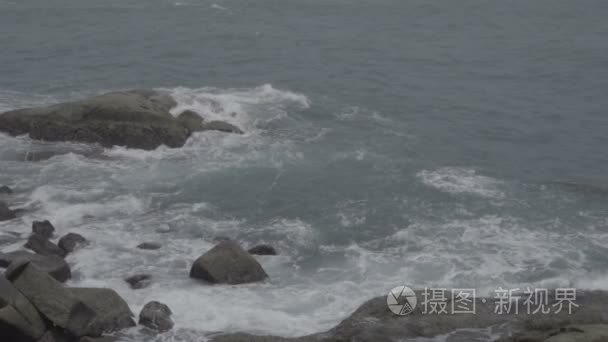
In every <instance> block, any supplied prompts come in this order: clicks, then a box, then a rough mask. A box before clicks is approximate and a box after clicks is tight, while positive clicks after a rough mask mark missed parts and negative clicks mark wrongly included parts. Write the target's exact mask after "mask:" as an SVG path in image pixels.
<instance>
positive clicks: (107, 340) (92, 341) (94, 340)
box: [78, 336, 118, 342]
mask: <svg viewBox="0 0 608 342" xmlns="http://www.w3.org/2000/svg"><path fill="white" fill-rule="evenodd" d="M116 341H118V339H117V338H116V337H112V336H102V337H88V336H85V337H83V338H81V339H80V340H78V342H116Z"/></svg>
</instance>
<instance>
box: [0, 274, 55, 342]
mask: <svg viewBox="0 0 608 342" xmlns="http://www.w3.org/2000/svg"><path fill="white" fill-rule="evenodd" d="M45 330H46V326H45V323H44V321H43V320H42V317H40V315H39V314H38V311H37V310H36V308H35V307H34V306H33V305H32V303H30V302H29V301H28V300H27V299H26V298H25V297H24V296H23V295H22V294H21V292H19V291H18V290H17V289H16V288H15V287H14V286H13V284H11V283H10V282H9V281H8V280H7V279H6V278H5V277H3V276H0V341H21V340H36V339H38V338H40V337H41V336H42V335H43V334H44V331H45Z"/></svg>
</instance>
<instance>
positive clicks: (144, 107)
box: [0, 90, 236, 150]
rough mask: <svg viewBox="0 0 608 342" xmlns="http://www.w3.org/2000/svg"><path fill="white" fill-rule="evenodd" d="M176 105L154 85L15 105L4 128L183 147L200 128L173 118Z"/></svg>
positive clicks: (1, 123) (0, 127) (3, 119)
mask: <svg viewBox="0 0 608 342" xmlns="http://www.w3.org/2000/svg"><path fill="white" fill-rule="evenodd" d="M176 105H177V104H176V102H175V101H174V100H173V98H171V96H169V95H167V94H164V93H161V92H157V91H152V90H129V91H119V92H112V93H107V94H104V95H99V96H95V97H92V98H88V99H85V100H81V101H75V102H69V103H62V104H56V105H52V106H48V107H42V108H26V109H18V110H12V111H9V112H5V113H3V114H0V131H2V132H6V133H8V134H10V135H23V134H29V136H30V137H31V138H32V139H37V140H46V141H78V142H85V143H99V144H101V145H102V146H106V147H111V146H126V147H129V148H141V149H146V150H151V149H155V148H156V147H158V146H160V145H166V146H169V147H181V146H183V145H184V143H185V142H186V140H187V139H188V137H189V136H190V135H191V134H192V132H193V131H195V130H204V129H219V130H223V131H230V130H232V131H236V130H234V129H227V128H226V127H223V126H221V125H220V126H221V127H220V126H217V127H216V126H213V127H198V126H197V124H196V123H194V126H193V121H192V120H190V119H192V117H190V119H188V118H185V119H183V120H178V119H176V118H174V117H173V116H172V115H171V114H170V113H169V110H170V109H171V108H173V107H175V106H176Z"/></svg>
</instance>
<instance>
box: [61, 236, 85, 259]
mask: <svg viewBox="0 0 608 342" xmlns="http://www.w3.org/2000/svg"><path fill="white" fill-rule="evenodd" d="M88 244H89V242H88V241H87V239H85V238H84V236H82V235H80V234H76V233H67V234H66V235H64V236H62V237H61V239H59V243H58V246H59V248H61V249H63V250H64V251H65V253H66V254H69V253H72V252H73V251H75V250H76V249H78V248H81V247H84V246H86V245H88Z"/></svg>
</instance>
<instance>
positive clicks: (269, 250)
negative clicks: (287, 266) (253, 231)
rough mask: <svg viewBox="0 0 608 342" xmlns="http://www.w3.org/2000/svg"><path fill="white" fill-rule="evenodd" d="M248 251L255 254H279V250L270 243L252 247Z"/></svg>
mask: <svg viewBox="0 0 608 342" xmlns="http://www.w3.org/2000/svg"><path fill="white" fill-rule="evenodd" d="M248 252H249V254H254V255H277V251H276V250H275V249H274V247H272V246H270V245H257V246H255V247H252V248H250V249H249V250H248Z"/></svg>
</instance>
